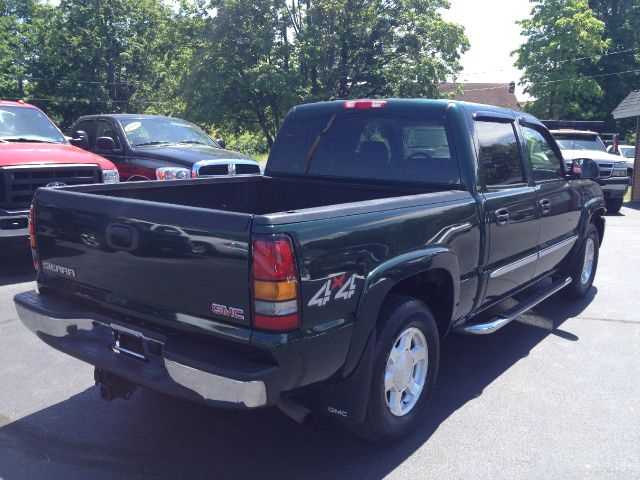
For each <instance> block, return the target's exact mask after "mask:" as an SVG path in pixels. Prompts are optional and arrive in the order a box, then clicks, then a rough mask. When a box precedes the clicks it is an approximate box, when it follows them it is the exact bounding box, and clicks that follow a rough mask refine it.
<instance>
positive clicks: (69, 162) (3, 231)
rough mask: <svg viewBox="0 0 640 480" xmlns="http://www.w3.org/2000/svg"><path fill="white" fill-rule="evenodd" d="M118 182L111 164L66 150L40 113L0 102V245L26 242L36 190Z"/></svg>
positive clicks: (74, 149) (79, 151) (22, 105)
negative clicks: (30, 210) (24, 240)
mask: <svg viewBox="0 0 640 480" xmlns="http://www.w3.org/2000/svg"><path fill="white" fill-rule="evenodd" d="M118 181H119V177H118V170H116V167H115V166H114V165H113V163H111V162H110V161H109V160H106V159H104V158H102V157H100V156H98V155H95V154H93V153H90V152H87V151H85V150H82V149H81V148H78V147H75V146H73V145H71V144H70V143H69V141H68V140H67V139H66V138H65V136H64V135H63V134H62V133H61V132H60V130H59V129H58V127H56V126H55V124H54V123H53V122H52V121H51V120H50V119H49V118H48V117H47V116H46V115H45V114H44V113H43V112H42V111H41V110H40V109H38V108H37V107H35V106H33V105H29V104H27V103H24V102H22V101H20V102H9V101H4V100H0V242H6V241H8V240H11V239H19V238H21V237H22V238H26V237H27V235H28V232H27V224H28V216H29V215H28V214H29V205H30V204H31V199H32V197H33V194H34V193H35V191H36V190H37V189H38V188H40V187H55V186H64V185H81V184H88V183H113V182H118Z"/></svg>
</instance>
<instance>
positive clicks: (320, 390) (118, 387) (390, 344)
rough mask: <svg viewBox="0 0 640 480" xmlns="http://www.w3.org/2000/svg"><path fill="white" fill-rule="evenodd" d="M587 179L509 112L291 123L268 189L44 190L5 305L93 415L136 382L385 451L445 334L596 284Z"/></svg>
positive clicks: (313, 114) (311, 110)
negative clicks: (64, 357)
mask: <svg viewBox="0 0 640 480" xmlns="http://www.w3.org/2000/svg"><path fill="white" fill-rule="evenodd" d="M579 167H581V168H579ZM597 170H598V167H597V165H596V164H595V163H594V162H593V161H591V160H584V161H582V162H580V161H576V162H575V163H574V164H573V165H572V166H571V167H570V168H567V167H566V166H565V165H564V162H563V160H562V155H561V152H560V150H559V149H558V146H557V144H556V142H555V141H554V139H553V138H552V137H551V135H550V134H549V132H548V131H547V129H546V128H545V127H544V126H543V125H542V124H541V123H540V122H539V121H538V120H537V119H535V118H533V117H531V116H529V115H527V114H524V113H522V112H512V111H509V110H504V109H499V108H494V107H489V106H486V105H476V104H468V103H459V102H453V101H448V100H397V99H390V100H349V101H333V102H323V103H316V104H310V105H302V106H298V107H295V108H293V109H292V110H291V111H290V112H289V114H288V116H287V117H286V119H285V121H284V124H283V125H282V128H281V130H280V132H279V135H278V138H277V140H276V142H275V145H274V147H273V150H272V152H271V155H270V157H269V161H268V163H267V167H266V170H265V174H264V176H246V177H242V176H237V177H235V178H234V177H231V178H226V179H219V178H212V179H206V178H203V179H195V180H188V181H165V182H142V183H129V184H118V185H89V186H77V187H63V188H57V187H56V188H43V189H39V190H38V191H37V193H36V195H35V199H34V202H33V206H32V209H31V222H30V233H31V247H32V253H33V259H34V265H35V267H36V269H37V270H38V279H37V284H38V291H37V292H35V291H31V292H25V293H22V294H19V295H17V296H16V297H15V304H16V308H17V311H18V313H19V316H20V318H21V320H22V322H23V323H24V324H25V325H26V326H27V327H28V328H29V329H30V330H32V331H33V332H35V333H36V334H37V335H38V337H40V338H41V339H42V340H43V341H44V342H46V343H47V344H49V345H50V346H52V347H53V348H56V349H58V350H60V351H62V352H65V353H67V354H69V355H72V356H74V357H76V358H79V359H81V360H84V361H85V362H88V363H90V364H92V365H94V366H95V367H96V368H95V379H96V383H97V384H98V385H99V389H100V392H101V395H102V396H103V397H104V398H106V399H113V398H118V397H122V398H128V397H129V396H130V395H131V393H132V392H133V390H134V389H135V387H136V386H144V387H147V388H151V389H155V390H158V391H161V392H165V393H167V394H171V395H176V396H180V397H183V398H186V399H192V400H196V401H200V402H204V403H206V404H209V405H214V406H220V407H239V408H259V407H266V406H274V405H275V406H278V407H279V408H280V409H281V410H283V411H284V412H285V413H287V414H289V415H290V416H291V417H293V418H296V419H297V420H299V421H301V422H302V421H304V420H305V419H306V418H307V414H308V412H309V411H310V410H309V409H315V410H317V411H320V412H323V413H325V414H327V415H331V416H333V417H335V418H338V419H340V420H341V421H343V422H344V423H345V425H347V426H348V428H349V429H350V430H352V431H355V432H356V433H358V434H360V435H362V436H365V437H367V438H369V439H372V440H374V441H377V442H391V441H394V440H396V439H399V438H401V437H402V436H404V435H407V434H408V433H409V432H411V431H412V430H413V429H415V428H416V427H417V426H418V425H419V424H420V419H421V418H422V417H423V414H425V412H427V411H428V408H427V405H428V402H429V399H430V397H431V396H432V394H433V391H434V386H435V382H436V376H437V373H438V358H439V349H440V342H441V340H442V338H443V337H444V336H445V335H447V334H448V333H449V332H451V331H457V332H462V333H467V334H488V333H492V332H494V331H496V330H497V329H499V328H501V327H503V326H504V325H506V324H507V323H509V322H510V321H511V320H513V319H514V318H515V317H517V316H518V315H520V314H521V313H523V312H525V311H526V310H528V309H530V308H531V307H533V306H534V305H536V304H537V303H539V302H541V301H542V300H544V299H545V298H547V297H548V296H550V295H551V294H553V293H555V292H558V291H560V290H562V293H564V294H567V295H568V296H572V297H581V296H583V295H585V294H586V293H587V291H588V290H589V289H590V288H591V284H592V282H593V278H594V276H595V272H596V267H597V263H598V248H599V246H600V244H601V243H602V238H603V235H604V225H605V222H604V217H603V215H604V213H605V204H604V200H603V197H602V191H601V189H600V187H599V186H598V185H597V184H596V183H594V182H593V181H591V180H589V179H588V178H594V177H597V175H598V171H597ZM587 177H588V178H587ZM533 284H536V287H535V288H527V287H530V286H532V285H533ZM531 291H534V292H535V293H527V292H531ZM515 294H518V295H517V304H516V305H515V306H510V307H509V308H503V309H500V305H502V304H504V303H505V302H503V300H506V299H508V298H511V297H513V296H514V295H515ZM509 303H511V304H513V302H512V301H510V302H509ZM490 307H492V308H490ZM489 312H491V313H489ZM496 312H497V313H496Z"/></svg>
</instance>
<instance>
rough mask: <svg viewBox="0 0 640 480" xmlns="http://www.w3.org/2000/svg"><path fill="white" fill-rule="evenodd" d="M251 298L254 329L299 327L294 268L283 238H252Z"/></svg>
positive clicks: (293, 261)
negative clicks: (252, 300)
mask: <svg viewBox="0 0 640 480" xmlns="http://www.w3.org/2000/svg"><path fill="white" fill-rule="evenodd" d="M253 299H254V302H253V306H254V312H255V315H254V326H255V327H256V328H259V329H262V330H270V331H284V330H293V329H295V328H298V327H299V326H300V314H299V312H298V275H297V268H296V264H295V260H294V258H293V245H292V244H291V239H290V238H289V237H287V236H286V235H270V236H266V235H265V236H259V237H255V238H254V240H253Z"/></svg>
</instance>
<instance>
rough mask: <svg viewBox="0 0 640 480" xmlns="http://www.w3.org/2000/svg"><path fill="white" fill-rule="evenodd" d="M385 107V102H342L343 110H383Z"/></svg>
mask: <svg viewBox="0 0 640 480" xmlns="http://www.w3.org/2000/svg"><path fill="white" fill-rule="evenodd" d="M386 106H387V101H386V100H347V101H346V102H344V109H345V110H370V109H373V108H384V107H386Z"/></svg>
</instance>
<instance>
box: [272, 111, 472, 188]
mask: <svg viewBox="0 0 640 480" xmlns="http://www.w3.org/2000/svg"><path fill="white" fill-rule="evenodd" d="M449 144H450V141H449V139H448V133H447V131H446V129H445V126H444V122H443V119H442V117H440V118H433V119H431V118H428V117H425V116H415V117H413V116H411V115H406V116H402V117H398V116H394V115H381V114H375V113H371V114H367V113H364V112H358V113H357V114H334V115H331V114H326V115H316V116H306V115H305V116H304V118H296V119H292V118H289V119H288V120H285V123H284V124H283V126H282V128H281V129H280V132H279V133H278V138H277V140H276V143H275V144H274V146H273V150H272V152H271V155H270V157H269V162H268V165H269V172H270V173H286V174H305V173H306V174H307V175H321V176H331V177H344V178H358V179H372V180H379V181H389V180H391V181H393V180H396V181H402V182H424V183H438V184H449V185H452V184H453V185H458V184H459V183H460V174H459V170H458V162H457V160H456V158H455V157H453V156H452V155H451V151H450V149H449Z"/></svg>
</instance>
